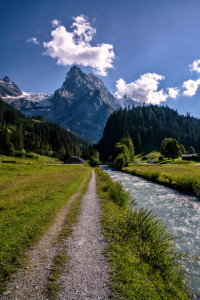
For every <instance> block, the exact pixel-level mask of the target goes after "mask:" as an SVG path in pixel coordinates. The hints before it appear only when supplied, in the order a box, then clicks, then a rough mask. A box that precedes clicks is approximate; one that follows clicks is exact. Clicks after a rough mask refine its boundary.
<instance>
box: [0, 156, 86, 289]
mask: <svg viewBox="0 0 200 300" xmlns="http://www.w3.org/2000/svg"><path fill="white" fill-rule="evenodd" d="M1 158H2V156H0V291H1V290H2V289H3V286H4V282H5V280H6V279H8V278H9V276H10V274H11V273H13V272H14V271H15V269H16V267H19V266H20V265H21V263H22V261H23V258H24V254H23V253H24V250H26V249H28V248H29V247H30V246H31V245H32V244H33V243H34V242H36V241H37V240H38V239H39V238H40V237H41V235H42V234H43V233H44V231H45V230H46V229H47V228H48V227H49V226H50V225H51V222H52V220H53V219H54V217H55V215H56V213H57V212H58V210H59V209H61V208H62V206H63V205H65V204H66V203H67V201H68V199H69V198H70V197H71V196H72V195H73V194H75V193H76V192H77V190H78V189H79V187H80V185H81V183H82V182H83V180H84V179H85V178H86V177H88V175H89V173H90V172H91V169H90V167H89V166H88V165H77V166H76V165H71V166H69V165H59V164H61V163H62V162H61V161H59V160H58V159H55V158H49V157H45V156H38V159H21V158H16V157H15V158H13V157H12V158H11V157H10V158H9V157H3V159H4V160H16V163H15V164H14V163H12V164H10V163H2V159H1ZM54 164H55V165H54ZM56 164H57V165H56ZM88 178H89V177H88Z"/></svg>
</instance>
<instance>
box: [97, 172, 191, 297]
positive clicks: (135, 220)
mask: <svg viewBox="0 0 200 300" xmlns="http://www.w3.org/2000/svg"><path fill="white" fill-rule="evenodd" d="M95 171H96V175H97V192H98V194H99V197H100V198H101V207H102V214H101V221H102V226H103V233H104V235H105V237H106V241H107V242H108V245H107V248H106V249H105V254H106V256H107V257H108V260H109V262H110V266H111V270H110V280H111V282H112V285H113V293H112V294H111V295H110V298H114V299H126V300H128V299H141V300H144V299H166V300H169V299H170V300H178V299H190V298H189V296H188V294H187V284H186V282H185V279H184V276H183V274H182V272H181V264H179V259H181V257H180V256H179V255H176V254H173V246H172V245H173V238H172V236H171V235H170V234H168V232H167V231H166V230H165V227H164V226H163V225H162V223H160V222H158V221H156V219H155V218H154V215H153V214H152V213H150V212H147V211H145V210H142V209H140V210H135V209H133V207H132V209H130V207H128V206H126V205H123V203H125V202H126V200H124V201H121V200H120V198H121V196H120V197H118V195H119V194H121V195H122V194H123V191H124V196H123V197H124V199H125V198H126V195H127V197H128V198H129V197H130V194H129V193H128V192H127V191H125V190H123V188H122V185H120V184H119V183H114V182H113V181H112V180H111V179H110V177H109V175H108V174H107V173H105V172H104V171H102V170H101V169H100V168H95ZM120 186H121V188H120ZM115 190H116V193H115V192H114V191H115ZM120 190H121V191H120ZM122 190H123V191H122ZM119 191H120V193H119ZM170 245H171V246H170ZM168 248H169V249H168ZM170 249H171V250H170Z"/></svg>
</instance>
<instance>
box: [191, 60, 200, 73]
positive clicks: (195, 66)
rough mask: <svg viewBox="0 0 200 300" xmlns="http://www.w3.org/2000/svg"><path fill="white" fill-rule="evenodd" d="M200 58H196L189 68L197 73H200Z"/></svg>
mask: <svg viewBox="0 0 200 300" xmlns="http://www.w3.org/2000/svg"><path fill="white" fill-rule="evenodd" d="M199 65H200V59H198V60H195V61H194V62H193V63H192V64H191V65H189V69H190V71H191V72H193V71H196V72H197V73H200V67H199Z"/></svg>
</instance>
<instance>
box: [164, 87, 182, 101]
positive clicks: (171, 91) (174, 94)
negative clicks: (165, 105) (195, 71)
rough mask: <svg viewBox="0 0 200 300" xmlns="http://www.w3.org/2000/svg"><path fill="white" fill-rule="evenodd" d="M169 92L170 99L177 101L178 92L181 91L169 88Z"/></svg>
mask: <svg viewBox="0 0 200 300" xmlns="http://www.w3.org/2000/svg"><path fill="white" fill-rule="evenodd" d="M167 90H168V95H169V97H170V98H174V99H176V97H177V96H178V92H179V91H180V90H179V89H178V88H177V87H175V88H167Z"/></svg>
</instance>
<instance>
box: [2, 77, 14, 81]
mask: <svg viewBox="0 0 200 300" xmlns="http://www.w3.org/2000/svg"><path fill="white" fill-rule="evenodd" d="M3 81H4V82H12V80H10V78H9V77H8V76H5V77H4V79H3Z"/></svg>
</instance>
